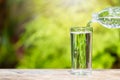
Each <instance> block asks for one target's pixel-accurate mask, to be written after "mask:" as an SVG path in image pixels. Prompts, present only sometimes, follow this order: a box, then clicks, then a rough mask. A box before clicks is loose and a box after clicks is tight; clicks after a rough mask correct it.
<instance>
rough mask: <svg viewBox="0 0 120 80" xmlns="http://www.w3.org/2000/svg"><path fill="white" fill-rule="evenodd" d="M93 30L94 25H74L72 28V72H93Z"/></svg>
mask: <svg viewBox="0 0 120 80" xmlns="http://www.w3.org/2000/svg"><path fill="white" fill-rule="evenodd" d="M92 31H93V29H92V27H72V28H71V30H70V36H71V62H72V70H71V73H72V74H78V75H88V74H91V71H92V67H91V66H92V62H91V54H92Z"/></svg>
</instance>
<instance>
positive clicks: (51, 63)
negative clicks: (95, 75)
mask: <svg viewBox="0 0 120 80" xmlns="http://www.w3.org/2000/svg"><path fill="white" fill-rule="evenodd" d="M111 6H120V0H37V1H36V0H0V68H70V67H71V59H70V58H71V56H70V54H71V53H70V27H72V26H85V25H86V24H87V22H88V21H89V20H91V16H92V14H93V13H96V12H99V11H101V10H102V9H104V8H106V7H111ZM92 27H93V29H94V31H93V53H92V67H93V68H94V69H103V68H104V69H105V68H120V35H119V34H120V32H119V30H120V29H107V28H104V27H103V26H101V25H100V24H98V23H93V24H92Z"/></svg>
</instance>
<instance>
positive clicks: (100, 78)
mask: <svg viewBox="0 0 120 80" xmlns="http://www.w3.org/2000/svg"><path fill="white" fill-rule="evenodd" d="M0 80H120V69H109V70H93V71H92V74H91V75H89V76H81V75H72V74H71V73H70V69H22V70H21V69H0Z"/></svg>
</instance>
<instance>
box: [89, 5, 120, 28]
mask: <svg viewBox="0 0 120 80" xmlns="http://www.w3.org/2000/svg"><path fill="white" fill-rule="evenodd" d="M92 22H98V23H100V24H101V25H103V26H104V27H107V28H120V7H111V8H105V9H103V10H102V11H100V12H98V13H96V14H93V16H92V21H91V22H90V23H92ZM90 23H88V24H90Z"/></svg>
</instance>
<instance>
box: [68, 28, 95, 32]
mask: <svg viewBox="0 0 120 80" xmlns="http://www.w3.org/2000/svg"><path fill="white" fill-rule="evenodd" d="M70 30H71V31H75V32H76V31H93V27H71V28H70Z"/></svg>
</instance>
